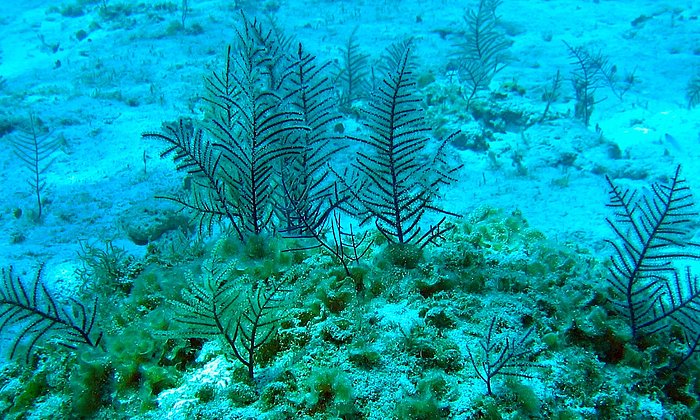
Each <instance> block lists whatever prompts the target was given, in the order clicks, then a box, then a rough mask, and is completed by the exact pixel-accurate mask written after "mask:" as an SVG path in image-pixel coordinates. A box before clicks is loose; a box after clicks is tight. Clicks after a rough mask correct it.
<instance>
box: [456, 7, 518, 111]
mask: <svg viewBox="0 0 700 420" xmlns="http://www.w3.org/2000/svg"><path fill="white" fill-rule="evenodd" d="M500 3H501V1H498V0H481V1H480V2H479V7H478V8H477V9H476V10H468V11H467V13H466V14H465V16H464V22H465V24H466V31H465V35H464V38H463V39H461V40H460V41H459V42H458V43H457V44H456V47H457V52H456V54H455V55H456V60H458V69H459V73H460V78H461V80H462V81H463V82H464V83H465V85H466V86H465V87H466V92H465V96H466V100H467V108H469V105H470V104H471V101H472V100H473V99H474V97H475V96H476V94H477V93H478V92H479V91H481V90H486V89H488V87H489V84H490V83H491V80H492V79H493V77H494V76H495V75H496V74H497V73H498V72H500V71H501V70H503V68H505V66H506V65H507V63H508V58H507V49H508V47H509V46H510V43H509V42H508V40H507V39H506V38H505V37H504V36H503V34H501V32H499V31H498V29H497V23H498V21H497V18H496V8H497V7H498V5H499V4H500Z"/></svg>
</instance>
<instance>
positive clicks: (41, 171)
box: [12, 114, 61, 220]
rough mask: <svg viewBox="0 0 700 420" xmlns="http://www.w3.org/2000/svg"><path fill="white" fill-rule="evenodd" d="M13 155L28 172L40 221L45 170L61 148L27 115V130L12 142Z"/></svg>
mask: <svg viewBox="0 0 700 420" xmlns="http://www.w3.org/2000/svg"><path fill="white" fill-rule="evenodd" d="M12 146H13V148H14V151H15V155H16V156H17V157H18V158H19V159H20V160H21V161H22V162H24V164H25V165H26V167H27V169H28V170H29V172H30V175H29V177H28V178H27V182H28V183H29V186H30V187H31V189H32V193H33V194H34V196H35V197H36V203H37V216H36V219H37V220H39V219H41V216H42V213H43V203H42V193H43V191H44V188H45V187H46V170H47V169H48V168H49V166H50V165H51V163H53V159H50V157H51V155H53V153H54V152H55V151H56V150H58V148H59V147H60V146H61V139H60V138H59V137H54V138H51V137H50V136H49V134H47V133H44V132H42V131H41V129H40V127H39V125H38V122H37V121H36V119H35V118H34V115H32V114H30V115H29V128H28V130H26V131H25V132H24V133H21V134H20V135H19V136H18V137H17V138H16V139H14V140H13V141H12Z"/></svg>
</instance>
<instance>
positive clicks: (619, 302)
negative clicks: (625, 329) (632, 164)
mask: <svg viewBox="0 0 700 420" xmlns="http://www.w3.org/2000/svg"><path fill="white" fill-rule="evenodd" d="M606 179H607V181H608V185H609V186H610V192H609V195H610V204H608V206H609V207H610V208H612V209H613V210H614V212H615V213H614V218H613V219H606V220H607V222H608V225H610V227H611V228H612V230H613V232H614V233H615V239H614V240H609V241H608V243H610V244H611V246H612V248H613V250H614V253H613V255H612V256H611V258H610V262H611V265H610V268H609V271H610V276H609V278H608V281H609V283H610V285H611V286H612V287H613V289H614V290H615V292H616V294H617V298H616V299H615V300H614V303H615V305H616V307H617V308H618V310H619V311H620V312H621V313H622V314H623V315H624V316H625V317H626V318H627V319H628V321H629V324H630V327H631V328H632V333H633V336H634V337H635V338H639V337H640V336H641V335H643V334H649V333H652V332H654V331H658V330H659V329H661V328H663V327H664V326H665V325H666V323H667V322H668V321H670V320H671V319H675V320H677V321H682V320H683V318H684V317H687V316H690V317H691V318H693V319H696V320H697V314H698V305H699V304H700V291H699V290H698V287H697V284H695V281H694V280H693V277H692V276H691V275H690V274H688V275H687V277H686V279H685V280H686V281H683V279H682V278H681V276H680V275H679V274H678V271H677V267H675V265H674V261H676V260H679V259H685V258H694V259H695V258H700V255H699V254H698V253H697V249H698V248H697V247H698V244H695V243H692V242H690V241H689V238H690V236H691V228H690V225H689V222H690V221H691V220H692V218H694V217H696V216H697V212H696V211H695V210H694V202H693V198H692V195H691V192H690V188H689V187H688V185H687V184H686V181H685V180H684V179H682V178H681V177H680V166H679V167H677V168H676V172H675V174H674V176H673V177H672V178H671V180H670V182H669V183H667V184H653V185H652V189H651V194H649V195H644V196H639V195H638V194H637V192H636V191H630V190H628V189H622V188H620V187H619V186H617V185H615V184H614V183H613V182H612V180H610V178H606ZM689 311H690V312H689Z"/></svg>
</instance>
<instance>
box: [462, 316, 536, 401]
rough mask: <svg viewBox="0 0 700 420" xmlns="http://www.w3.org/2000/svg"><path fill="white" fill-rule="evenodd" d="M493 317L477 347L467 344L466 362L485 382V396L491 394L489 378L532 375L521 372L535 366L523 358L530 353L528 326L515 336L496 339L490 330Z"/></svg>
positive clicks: (527, 376)
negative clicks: (473, 349)
mask: <svg viewBox="0 0 700 420" xmlns="http://www.w3.org/2000/svg"><path fill="white" fill-rule="evenodd" d="M496 319H497V318H496V317H493V318H492V319H491V324H490V325H489V330H488V332H487V334H486V336H485V337H484V338H483V339H482V340H480V341H479V350H478V351H472V350H471V348H469V347H468V346H467V353H468V354H469V361H470V362H471V364H472V367H473V368H474V372H475V373H476V376H478V377H479V379H481V380H482V381H483V382H484V383H485V384H486V390H487V392H488V394H489V395H493V379H494V378H496V377H498V376H517V377H521V378H532V375H530V374H528V373H526V372H525V371H524V369H525V368H528V367H539V366H538V365H537V364H534V363H532V362H529V361H528V360H527V359H528V358H529V357H531V356H532V355H534V351H533V346H532V345H531V341H532V340H531V339H530V335H531V334H532V331H533V329H532V328H530V329H529V330H527V331H526V332H525V333H523V334H522V335H520V336H519V337H512V336H508V337H502V338H501V339H500V340H499V337H497V334H496V333H495V331H494V327H495V325H496Z"/></svg>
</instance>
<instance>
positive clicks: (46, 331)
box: [0, 267, 102, 361]
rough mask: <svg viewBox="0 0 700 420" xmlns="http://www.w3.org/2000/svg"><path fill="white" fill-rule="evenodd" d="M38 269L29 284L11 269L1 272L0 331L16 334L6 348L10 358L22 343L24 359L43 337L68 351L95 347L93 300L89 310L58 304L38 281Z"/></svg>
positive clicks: (82, 305) (98, 337) (41, 269)
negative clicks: (81, 346)
mask: <svg viewBox="0 0 700 420" xmlns="http://www.w3.org/2000/svg"><path fill="white" fill-rule="evenodd" d="M42 271H43V267H40V268H39V270H38V271H37V274H36V276H35V278H34V281H33V282H32V283H31V284H27V283H25V282H24V281H23V280H22V279H21V278H20V277H18V276H16V275H15V273H14V272H13V269H12V267H10V268H9V269H7V270H5V269H3V270H2V286H1V287H0V311H1V312H0V332H2V331H7V330H11V329H14V330H16V335H15V338H14V340H13V341H12V345H11V348H10V357H11V358H13V357H15V355H17V354H18V352H19V351H20V346H21V345H22V344H26V346H27V348H26V350H25V354H26V356H25V357H26V360H27V361H29V357H30V355H31V352H32V350H34V348H35V347H36V345H37V344H38V343H39V342H40V341H41V340H42V339H44V338H46V337H48V336H54V337H56V338H57V339H58V343H59V344H61V345H62V346H64V347H68V348H71V349H74V348H76V347H77V346H79V345H83V344H84V345H88V346H90V347H97V346H98V345H99V343H100V341H101V338H102V334H101V333H100V334H98V336H97V337H96V338H93V335H94V334H93V330H94V327H95V315H96V311H97V300H95V302H94V303H93V305H92V308H87V307H86V306H85V305H84V304H83V303H81V302H78V301H77V300H75V299H70V302H71V305H72V308H69V307H66V306H63V305H61V304H60V303H59V302H58V301H57V300H56V299H55V298H54V297H53V296H52V295H51V293H50V292H49V290H48V289H47V288H46V286H45V285H44V283H43V281H42V280H41V275H42Z"/></svg>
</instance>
